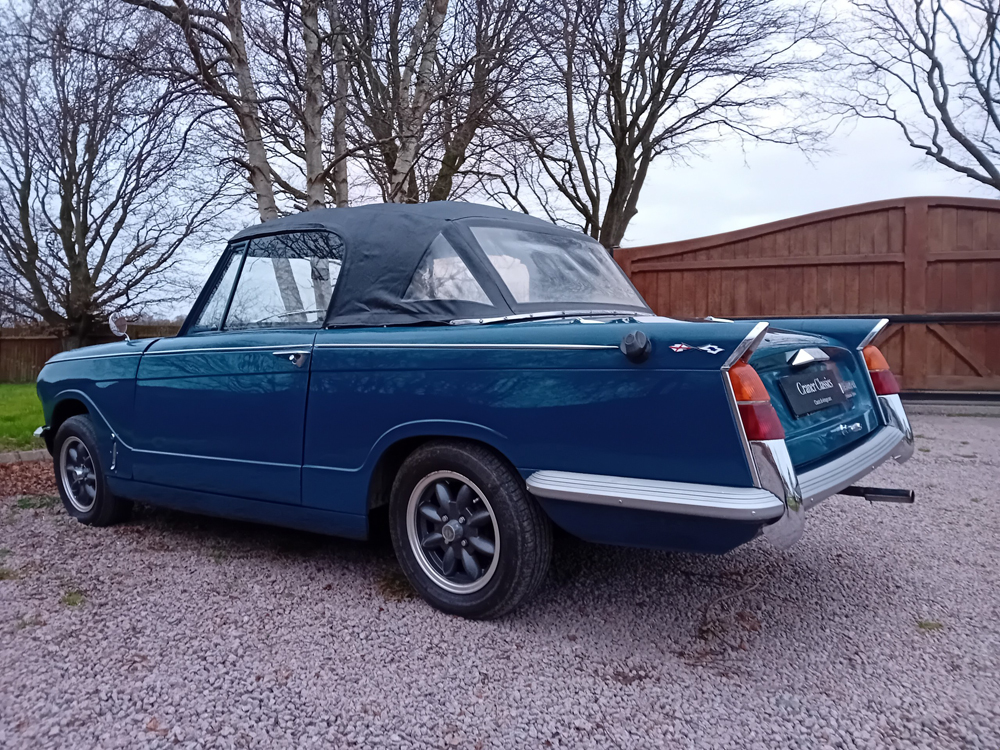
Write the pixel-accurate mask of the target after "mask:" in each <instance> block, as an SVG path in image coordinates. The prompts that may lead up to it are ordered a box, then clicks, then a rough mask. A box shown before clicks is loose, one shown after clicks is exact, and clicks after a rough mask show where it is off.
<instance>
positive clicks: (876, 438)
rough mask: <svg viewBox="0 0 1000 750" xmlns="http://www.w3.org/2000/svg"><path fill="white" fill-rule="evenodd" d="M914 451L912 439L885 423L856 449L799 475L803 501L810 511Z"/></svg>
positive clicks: (906, 457) (902, 459)
mask: <svg viewBox="0 0 1000 750" xmlns="http://www.w3.org/2000/svg"><path fill="white" fill-rule="evenodd" d="M912 453H913V442H912V439H910V438H907V436H906V435H905V434H904V433H903V432H901V431H900V430H899V429H897V428H896V427H893V426H885V427H883V428H882V429H880V430H879V431H878V432H876V433H875V434H874V435H872V436H871V437H869V438H868V439H867V440H865V441H864V442H863V443H862V444H861V445H859V446H858V447H857V448H855V449H854V450H852V451H849V452H847V453H845V454H844V455H842V456H840V457H839V458H835V459H833V460H832V461H828V462H827V463H825V464H823V465H822V466H817V467H816V468H815V469H812V470H810V471H804V472H802V473H800V474H799V488H800V489H801V491H802V504H803V506H804V507H805V509H806V510H809V509H810V508H812V507H813V506H815V505H816V504H817V503H819V502H820V501H821V500H825V499H826V498H828V497H830V495H836V494H837V493H838V492H839V491H840V490H842V489H844V488H845V487H848V486H850V485H852V484H854V482H855V481H856V480H858V479H860V478H861V477H863V476H864V475H865V474H867V473H868V472H870V471H872V470H873V469H875V468H876V467H877V466H879V465H880V464H882V463H884V462H885V461H886V460H887V459H890V458H895V459H896V460H897V461H899V462H903V461H905V460H906V459H908V458H909V457H910V456H911V455H912Z"/></svg>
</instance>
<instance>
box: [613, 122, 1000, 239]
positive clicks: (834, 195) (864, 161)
mask: <svg viewBox="0 0 1000 750" xmlns="http://www.w3.org/2000/svg"><path fill="white" fill-rule="evenodd" d="M827 145H828V147H829V148H830V149H831V153H829V154H824V155H813V156H812V163H810V162H809V159H807V158H806V157H805V156H804V155H803V154H802V153H801V152H799V151H796V150H795V149H792V148H789V147H783V146H773V145H763V146H760V147H756V148H753V149H748V151H747V153H746V155H745V156H744V154H743V153H742V152H741V151H740V147H739V144H735V145H734V144H727V145H720V146H717V147H715V148H713V149H712V150H711V151H709V152H707V153H706V155H705V158H702V159H696V160H692V161H691V163H690V164H689V165H687V166H673V165H671V164H669V163H667V162H662V163H659V164H654V166H653V169H651V170H650V174H649V178H648V179H647V180H646V184H645V186H644V187H643V190H642V193H641V195H640V199H639V213H638V215H637V216H636V217H635V218H634V219H632V222H631V223H630V224H629V228H628V232H627V233H626V235H625V241H624V242H622V245H623V246H625V247H628V246H635V245H648V244H653V243H657V242H671V241H673V240H683V239H688V238H690V237H702V236H704V235H708V234H716V233H718V232H728V231H730V230H732V229H741V228H743V227H751V226H755V225H757V224H763V223H765V222H768V221H776V220H778V219H785V218H788V217H791V216H800V215H802V214H806V213H810V212H812V211H823V210H825V209H828V208H837V207H839V206H849V205H852V204H855V203H866V202H868V201H876V200H884V199H886V198H900V197H904V196H910V195H958V196H968V197H980V198H1000V194H998V193H997V192H996V191H994V190H990V189H988V188H986V187H985V186H980V185H979V184H978V183H976V182H974V181H973V180H971V179H969V178H967V177H960V176H958V175H955V174H954V173H953V172H951V171H950V170H948V169H945V168H944V167H941V166H938V165H937V164H936V163H935V162H932V161H931V160H930V159H929V158H926V157H925V158H921V156H920V152H918V151H916V150H915V149H912V148H910V147H909V146H907V145H906V143H905V141H903V139H902V136H901V134H900V133H899V131H898V130H896V128H895V127H894V126H893V125H891V124H890V123H880V122H872V121H868V122H862V123H860V124H858V125H857V126H856V127H854V129H853V131H850V132H848V131H844V132H842V133H839V134H837V135H836V136H834V138H833V139H831V140H830V141H829V142H828V144H827Z"/></svg>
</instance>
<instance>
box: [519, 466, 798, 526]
mask: <svg viewBox="0 0 1000 750" xmlns="http://www.w3.org/2000/svg"><path fill="white" fill-rule="evenodd" d="M527 484H528V490H529V491H530V492H531V494H533V495H536V496H538V497H543V498H550V499H552V500H569V501H572V502H577V503H590V504H593V505H606V506H610V507H613V508H635V509H637V510H651V511H657V512H660V513H680V514H682V515H690V516H703V517H707V518H719V519H725V520H730V521H757V522H760V523H763V522H766V521H771V520H774V519H776V518H780V517H781V516H782V514H783V513H784V512H785V503H784V502H782V501H781V500H780V499H778V498H777V497H775V496H774V495H773V494H772V493H771V492H769V491H768V490H766V489H762V488H760V487H723V486H719V485H713V484H689V483H687V482H666V481H661V480H657V479H633V478H630V477H611V476H604V475H600V474H577V473H575V472H570V471H536V472H535V473H534V474H532V475H531V476H530V477H528V481H527Z"/></svg>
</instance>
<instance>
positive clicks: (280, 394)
mask: <svg viewBox="0 0 1000 750" xmlns="http://www.w3.org/2000/svg"><path fill="white" fill-rule="evenodd" d="M342 248H343V245H342V243H340V241H339V239H338V238H337V237H336V236H335V235H332V234H329V233H326V232H295V233H285V234H280V235H271V236H265V237H257V238H254V239H252V240H250V241H249V242H245V243H242V244H239V245H234V246H232V247H230V248H229V250H228V251H227V254H226V256H225V257H224V258H223V260H222V261H220V267H219V269H218V270H217V271H216V273H215V274H213V279H212V280H211V281H210V284H211V285H212V288H211V291H209V292H207V293H206V294H203V295H202V299H201V300H200V301H199V303H198V304H196V309H195V310H194V311H193V312H192V315H194V316H196V317H195V318H194V322H193V323H192V324H191V325H190V326H188V327H186V329H185V332H184V335H182V336H178V337H177V338H173V339H161V340H159V341H157V342H156V343H155V344H153V345H152V346H151V347H150V348H149V349H148V350H147V352H146V354H145V355H144V356H143V358H142V361H141V363H140V365H139V372H138V377H137V384H136V410H135V412H136V419H137V424H138V425H139V428H138V430H137V433H138V434H137V437H136V442H137V444H136V446H135V465H134V477H135V479H136V480H138V481H144V482H151V483H155V484H159V485H163V486H167V487H176V488H178V489H183V490H195V491H199V492H207V493H214V494H221V495H230V496H235V497H242V498H248V499H253V500H264V501H269V502H277V503H291V504H298V503H300V501H301V472H302V436H303V429H304V423H305V410H306V397H307V394H308V388H309V370H310V363H311V359H312V350H313V342H314V339H315V337H316V331H317V330H318V329H319V328H320V327H321V326H322V324H323V321H324V319H325V316H326V308H327V306H328V304H329V300H330V297H331V296H332V292H333V288H334V285H335V284H336V281H337V277H338V275H339V271H340V266H341V262H342Z"/></svg>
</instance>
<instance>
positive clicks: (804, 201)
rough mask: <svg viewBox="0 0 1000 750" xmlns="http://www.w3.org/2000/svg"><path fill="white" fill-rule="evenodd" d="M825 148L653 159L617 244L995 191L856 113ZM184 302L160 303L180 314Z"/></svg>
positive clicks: (735, 150) (729, 150) (725, 149)
mask: <svg viewBox="0 0 1000 750" xmlns="http://www.w3.org/2000/svg"><path fill="white" fill-rule="evenodd" d="M827 147H828V148H829V149H830V152H829V153H826V154H813V155H812V156H811V162H810V158H807V157H806V156H805V155H804V154H802V153H801V152H799V151H797V150H796V149H793V148H790V147H787V146H774V145H762V146H757V147H748V149H747V152H746V153H745V154H744V153H743V152H742V151H741V150H740V147H739V144H738V143H736V144H733V143H721V144H719V145H717V146H715V147H713V148H711V149H709V150H707V151H706V152H705V154H704V156H703V157H702V158H698V159H692V160H691V162H690V163H689V164H688V165H683V166H675V165H672V164H670V163H669V162H668V161H666V160H664V161H661V162H658V163H654V165H653V168H652V169H651V170H650V174H649V177H648V179H647V180H646V184H645V186H644V187H643V190H642V194H641V196H640V200H639V213H638V215H637V216H636V217H635V218H634V219H633V220H632V222H631V223H630V224H629V229H628V232H627V233H626V235H625V241H624V242H622V245H623V246H625V247H629V246H636V245H649V244H654V243H657V242H671V241H673V240H683V239H688V238H690V237H703V236H705V235H709V234H717V233H719V232H728V231H730V230H733V229H742V228H743V227H752V226H755V225H757V224H763V223H766V222H768V221H776V220H778V219H785V218H788V217H791V216H800V215H802V214H806V213H810V212H812V211H823V210H825V209H828V208H837V207H840V206H849V205H852V204H855V203H866V202H868V201H876V200H884V199H886V198H900V197H904V196H909V195H958V196H968V197H981V198H998V199H1000V194H997V193H996V192H995V191H992V190H990V189H988V188H986V187H985V186H980V185H978V184H977V183H976V182H974V181H973V180H970V179H969V178H966V177H960V176H958V175H955V174H954V173H953V172H951V171H950V170H948V169H945V168H944V167H941V166H938V165H937V164H936V163H934V162H932V161H931V160H930V159H927V158H921V156H920V153H919V152H918V151H916V150H915V149H912V148H910V147H909V146H907V145H906V144H905V142H904V141H903V140H902V137H901V136H900V134H899V132H898V131H897V130H896V129H895V128H894V127H893V126H892V125H891V124H889V123H880V122H871V121H868V122H861V123H859V124H858V125H856V126H854V127H853V130H845V131H843V132H841V133H838V134H837V135H835V136H834V137H833V138H831V139H830V140H829V141H828V142H827ZM250 218H251V219H252V218H253V217H252V216H251V217H250ZM221 249H222V247H221V244H220V245H219V246H218V247H216V246H215V245H213V246H212V247H211V252H209V253H207V255H208V256H209V257H210V258H211V261H210V262H209V263H207V264H206V263H204V261H200V262H199V263H198V264H197V265H198V266H199V270H198V271H196V272H195V275H196V276H198V277H207V276H208V274H209V273H210V272H211V270H212V266H213V265H214V261H215V259H217V257H218V254H219V253H220V252H221ZM200 257H203V256H200ZM190 304H191V302H190V301H185V302H183V303H180V304H178V305H173V306H170V309H168V310H165V311H164V312H166V313H167V314H168V316H174V315H184V314H186V313H187V311H188V309H189V308H190Z"/></svg>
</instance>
